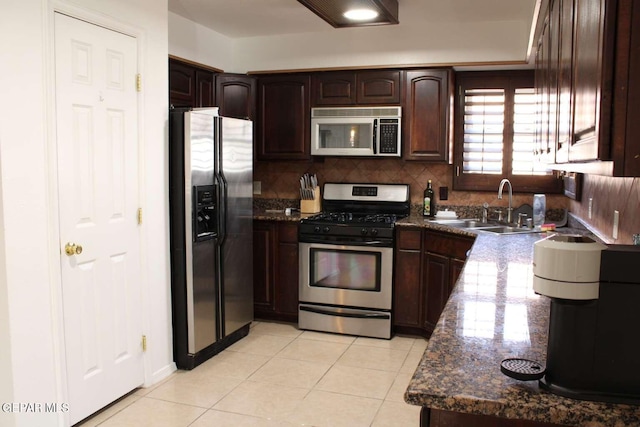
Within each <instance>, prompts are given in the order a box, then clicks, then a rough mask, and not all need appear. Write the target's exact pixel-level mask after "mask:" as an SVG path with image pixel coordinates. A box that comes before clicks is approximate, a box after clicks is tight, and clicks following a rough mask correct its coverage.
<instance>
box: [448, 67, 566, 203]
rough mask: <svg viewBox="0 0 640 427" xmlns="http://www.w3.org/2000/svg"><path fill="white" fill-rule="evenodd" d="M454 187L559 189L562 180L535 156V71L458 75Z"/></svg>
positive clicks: (492, 189) (472, 188)
mask: <svg viewBox="0 0 640 427" xmlns="http://www.w3.org/2000/svg"><path fill="white" fill-rule="evenodd" d="M456 79H457V85H458V91H457V95H458V97H457V101H456V105H455V122H454V127H455V142H454V155H455V157H454V158H455V163H454V165H455V168H454V180H453V184H454V189H455V190H486V191H497V189H498V185H499V184H500V181H501V180H502V179H503V178H509V180H510V181H511V183H512V184H513V188H514V191H518V192H532V193H533V192H547V193H551V192H559V191H560V189H561V186H560V184H561V181H560V180H559V179H557V178H556V176H555V174H554V173H553V171H551V170H548V169H547V168H546V165H545V164H544V163H542V162H540V161H538V160H537V159H536V157H535V156H534V154H533V152H534V149H535V147H536V111H537V107H538V105H537V102H536V101H537V97H536V93H535V89H534V85H533V81H534V80H533V71H529V70H525V71H509V72H495V71H494V72H466V73H457V74H456Z"/></svg>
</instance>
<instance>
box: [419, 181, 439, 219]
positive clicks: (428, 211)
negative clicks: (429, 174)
mask: <svg viewBox="0 0 640 427" xmlns="http://www.w3.org/2000/svg"><path fill="white" fill-rule="evenodd" d="M435 213H436V198H435V195H434V194H433V188H432V187H431V180H429V182H427V188H425V189H424V199H423V204H422V215H424V216H428V217H432V216H434V215H435Z"/></svg>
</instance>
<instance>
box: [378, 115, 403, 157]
mask: <svg viewBox="0 0 640 427" xmlns="http://www.w3.org/2000/svg"><path fill="white" fill-rule="evenodd" d="M398 123H399V119H380V124H379V125H378V126H379V131H380V153H381V154H396V153H398V141H399V140H400V139H399V138H398V127H399V126H398Z"/></svg>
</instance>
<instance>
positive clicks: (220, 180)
mask: <svg viewBox="0 0 640 427" xmlns="http://www.w3.org/2000/svg"><path fill="white" fill-rule="evenodd" d="M252 169H253V125H252V122H251V121H249V120H240V119H234V118H228V117H220V116H219V115H218V109H217V108H193V109H189V108H176V109H171V110H170V113H169V181H170V183H169V191H170V195H169V203H170V224H171V293H172V310H173V313H172V316H173V319H172V320H173V344H174V345H173V352H174V360H175V362H176V364H177V366H178V368H180V369H193V368H194V367H195V366H197V365H199V364H200V363H202V362H204V361H205V360H207V359H209V358H211V357H212V356H214V355H215V354H217V353H219V352H220V351H222V350H223V349H224V348H226V347H228V346H229V345H231V344H233V343H234V342H236V341H237V340H239V339H241V338H242V337H244V336H246V335H247V334H248V332H249V325H250V323H251V321H252V320H253V199H252V198H253V184H252V180H253V171H252Z"/></svg>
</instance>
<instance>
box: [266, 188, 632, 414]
mask: <svg viewBox="0 0 640 427" xmlns="http://www.w3.org/2000/svg"><path fill="white" fill-rule="evenodd" d="M279 202H280V203H278V204H276V205H274V204H269V205H264V206H262V205H260V206H256V207H255V208H254V219H256V220H267V221H299V220H300V219H301V218H303V217H304V216H307V214H300V213H299V212H294V213H292V214H291V215H286V214H285V212H284V209H285V208H286V207H295V206H296V205H295V203H293V202H291V201H288V200H284V201H279ZM292 203H293V204H292ZM396 225H397V226H398V227H421V228H428V229H431V230H438V231H443V232H448V233H453V234H458V235H463V236H470V237H476V236H477V238H476V240H475V243H474V245H473V248H472V250H471V253H470V255H469V258H468V259H467V262H466V263H465V266H464V269H463V271H462V274H461V275H460V278H459V279H458V283H457V284H456V287H455V288H454V290H453V292H452V294H451V296H450V298H449V301H448V302H447V305H446V307H445V309H444V311H443V313H442V315H441V317H440V320H439V321H438V324H437V326H436V329H435V331H434V333H433V335H432V336H431V338H430V340H429V345H428V346H427V349H426V350H425V353H424V355H423V357H422V360H421V361H420V364H419V365H418V367H417V369H416V371H415V373H414V375H413V378H412V380H411V382H410V384H409V386H408V388H407V391H406V393H405V400H406V401H407V402H408V403H411V404H413V405H419V406H426V407H430V408H433V409H441V410H446V411H454V412H465V413H472V414H481V415H492V416H498V417H503V418H515V419H526V420H533V421H542V422H551V423H556V424H562V425H571V426H588V427H604V426H616V427H618V426H640V406H632V405H616V404H610V403H601V402H588V401H580V400H574V399H569V398H565V397H561V396H557V395H555V394H552V393H549V392H547V391H543V390H541V389H540V388H539V387H538V382H537V381H528V382H525V381H517V380H514V379H511V378H509V377H507V376H505V375H503V374H502V373H501V372H500V362H501V361H502V360H503V359H505V358H509V357H519V358H526V359H532V360H536V361H538V362H540V363H542V364H543V365H544V364H545V363H546V347H547V333H548V328H549V324H548V321H549V300H548V299H547V298H546V297H542V296H539V295H536V294H535V293H534V292H533V271H532V264H531V263H532V258H533V244H534V243H535V242H536V241H538V240H540V239H542V238H544V237H546V236H548V235H551V234H553V232H548V233H532V234H516V235H495V234H488V233H483V232H474V231H471V230H465V229H460V228H454V227H450V226H446V225H440V224H436V223H433V222H431V221H429V220H427V219H425V218H424V217H422V216H421V215H418V214H415V213H414V214H412V215H410V216H409V217H407V218H404V219H402V220H400V221H398V222H397V223H396ZM570 225H572V224H570ZM574 225H576V227H574V228H560V229H558V231H557V232H559V233H571V234H583V235H589V236H591V237H594V238H595V239H596V240H600V239H599V238H598V236H594V235H593V233H591V232H590V231H589V230H586V229H585V228H583V227H581V226H580V224H574ZM601 241H602V240H601ZM605 243H606V242H605Z"/></svg>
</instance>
